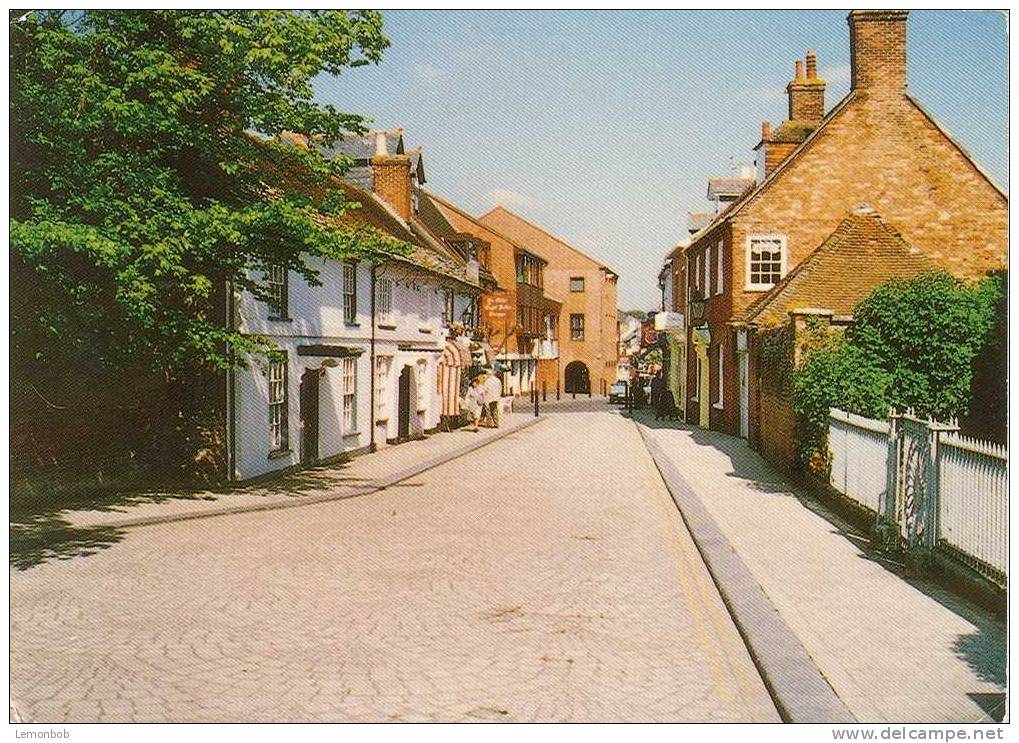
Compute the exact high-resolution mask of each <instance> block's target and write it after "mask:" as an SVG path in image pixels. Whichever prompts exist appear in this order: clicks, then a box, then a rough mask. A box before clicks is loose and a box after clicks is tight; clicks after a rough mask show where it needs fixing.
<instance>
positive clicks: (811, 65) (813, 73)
mask: <svg viewBox="0 0 1019 743" xmlns="http://www.w3.org/2000/svg"><path fill="white" fill-rule="evenodd" d="M807 79H808V80H816V79H817V55H816V54H815V53H814V52H812V51H808V52H807Z"/></svg>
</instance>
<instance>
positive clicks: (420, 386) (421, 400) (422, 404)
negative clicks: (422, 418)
mask: <svg viewBox="0 0 1019 743" xmlns="http://www.w3.org/2000/svg"><path fill="white" fill-rule="evenodd" d="M415 371H416V372H417V379H416V381H417V392H418V412H419V413H420V412H422V411H424V410H428V385H427V384H425V379H426V378H427V376H428V362H427V361H425V360H424V359H418V362H417V369H416V370H415Z"/></svg>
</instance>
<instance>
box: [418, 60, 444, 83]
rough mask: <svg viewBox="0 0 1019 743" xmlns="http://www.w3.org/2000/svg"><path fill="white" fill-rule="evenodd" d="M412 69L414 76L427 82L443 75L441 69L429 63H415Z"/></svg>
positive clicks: (434, 80)
mask: <svg viewBox="0 0 1019 743" xmlns="http://www.w3.org/2000/svg"><path fill="white" fill-rule="evenodd" d="M413 71H414V77H416V78H418V79H419V80H427V81H428V82H436V81H438V80H441V79H442V78H443V77H445V74H444V73H443V71H442V70H440V69H439V68H438V67H434V66H433V65H430V64H416V65H414V70H413Z"/></svg>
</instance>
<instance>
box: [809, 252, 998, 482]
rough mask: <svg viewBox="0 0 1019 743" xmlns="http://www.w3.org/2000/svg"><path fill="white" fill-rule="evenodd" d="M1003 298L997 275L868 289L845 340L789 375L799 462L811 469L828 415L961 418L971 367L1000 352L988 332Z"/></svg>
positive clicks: (834, 340) (818, 350) (939, 277)
mask: <svg viewBox="0 0 1019 743" xmlns="http://www.w3.org/2000/svg"><path fill="white" fill-rule="evenodd" d="M1003 296H1004V278H1003V276H1002V275H1000V274H999V275H994V276H991V277H989V278H987V279H984V280H983V281H980V282H977V283H973V284H966V283H963V282H961V281H959V280H958V279H955V278H953V277H952V276H951V275H950V274H948V273H946V272H944V271H929V272H926V273H923V274H920V275H919V276H916V277H914V278H912V279H908V280H906V279H895V280H892V281H889V282H887V283H885V284H883V285H881V286H880V287H878V288H877V289H875V290H874V292H873V293H871V295H870V296H868V297H867V298H866V299H864V300H863V301H861V302H860V303H859V304H858V305H857V306H856V308H855V309H854V311H853V317H854V321H853V324H852V325H851V326H850V327H849V328H848V329H847V330H846V333H845V336H844V337H842V336H831V337H829V338H827V339H826V340H824V341H823V342H821V343H818V344H816V345H815V347H813V348H812V349H811V350H810V351H808V352H807V353H806V354H805V357H804V361H803V364H802V365H801V366H800V368H799V369H798V370H797V371H796V374H795V402H794V408H795V411H796V414H797V438H798V440H799V441H798V443H799V448H800V454H801V457H802V458H803V460H804V461H805V462H808V463H812V464H818V462H817V457H818V456H819V455H822V454H823V449H824V442H825V438H826V436H827V428H828V409H829V408H830V407H838V408H841V409H843V410H846V411H849V412H851V413H856V414H858V415H865V416H869V417H872V418H882V417H884V416H885V415H886V414H887V412H888V410H889V409H895V410H898V411H904V410H906V409H907V408H912V409H914V410H915V411H916V413H917V414H918V415H921V416H932V417H935V418H938V419H941V420H949V419H951V418H955V417H957V416H961V415H964V414H965V413H966V412H967V411H968V408H969V405H970V402H971V397H972V389H973V369H974V361H975V359H977V357H978V356H979V355H980V354H982V353H985V352H987V351H988V350H993V348H994V346H995V344H996V343H999V342H1000V339H998V338H996V336H995V332H994V328H995V323H996V317H997V316H998V315H999V314H1000V313H1001V312H1002V311H1003V310H1004V305H1003V304H1002V297H1003ZM999 327H1001V323H1000V322H999ZM822 459H823V457H822Z"/></svg>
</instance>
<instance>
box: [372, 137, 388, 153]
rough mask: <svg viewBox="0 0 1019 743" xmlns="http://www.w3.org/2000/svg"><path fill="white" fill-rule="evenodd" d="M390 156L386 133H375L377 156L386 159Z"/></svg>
mask: <svg viewBox="0 0 1019 743" xmlns="http://www.w3.org/2000/svg"><path fill="white" fill-rule="evenodd" d="M388 154H389V149H388V146H387V145H386V133H385V132H375V156H376V157H385V156H386V155H388Z"/></svg>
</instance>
